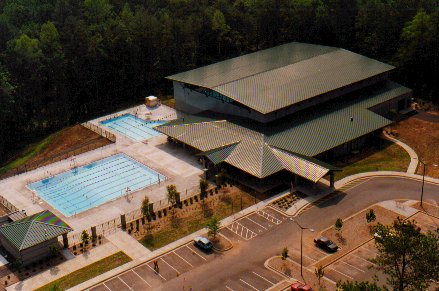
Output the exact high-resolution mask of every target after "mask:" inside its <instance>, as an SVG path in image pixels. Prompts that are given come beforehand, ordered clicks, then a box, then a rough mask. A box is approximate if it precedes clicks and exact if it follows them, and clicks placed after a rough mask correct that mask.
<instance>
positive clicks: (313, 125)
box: [157, 42, 411, 185]
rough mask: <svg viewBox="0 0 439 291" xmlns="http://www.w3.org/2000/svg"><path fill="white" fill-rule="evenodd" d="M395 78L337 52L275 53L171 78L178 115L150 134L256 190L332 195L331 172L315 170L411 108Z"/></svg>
mask: <svg viewBox="0 0 439 291" xmlns="http://www.w3.org/2000/svg"><path fill="white" fill-rule="evenodd" d="M393 69H394V67H393V66H390V65H387V64H384V63H381V62H379V61H376V60H372V59H370V58H367V57H364V56H361V55H359V54H356V53H353V52H350V51H347V50H344V49H340V48H333V47H326V46H319V45H312V44H303V43H295V42H294V43H289V44H285V45H281V46H278V47H274V48H270V49H267V50H262V51H258V52H255V53H251V54H248V55H244V56H240V57H237V58H233V59H230V60H226V61H223V62H219V63H215V64H212V65H208V66H205V67H201V68H198V69H194V70H191V71H187V72H183V73H179V74H176V75H172V76H169V77H168V79H170V80H172V81H173V84H174V97H175V101H176V108H177V110H179V111H180V112H183V113H185V114H184V117H181V118H179V119H177V120H174V121H173V122H171V123H168V124H166V125H163V126H160V127H158V128H157V129H158V130H159V131H161V132H162V133H164V134H166V135H168V136H169V137H170V139H171V140H173V141H176V142H179V143H182V144H184V145H186V146H189V147H191V148H193V149H195V150H196V151H197V152H198V155H200V156H202V157H204V158H205V160H206V161H207V165H208V166H210V168H215V169H217V168H218V166H220V165H227V166H228V167H229V168H230V166H231V168H232V170H233V169H234V170H238V172H239V171H242V172H243V173H246V174H247V175H250V176H252V177H254V178H256V179H259V180H267V179H268V180H270V179H271V178H273V177H275V176H276V175H277V176H279V173H289V174H292V175H293V176H294V177H295V178H298V177H302V178H304V179H306V180H310V181H313V182H317V181H318V180H319V179H321V178H322V177H323V176H325V175H328V174H329V175H330V180H331V185H333V171H336V170H338V169H337V168H336V167H333V166H331V165H329V164H327V163H325V162H323V161H322V160H325V157H327V156H334V155H338V154H342V153H346V152H350V151H353V150H356V149H357V148H360V147H361V146H362V144H364V143H365V142H367V141H369V138H373V137H374V136H375V135H376V133H377V132H379V131H380V130H381V129H382V128H383V127H385V126H387V125H389V124H391V123H392V120H391V118H390V117H391V116H392V114H394V112H398V111H403V110H405V109H406V108H407V107H408V106H409V103H410V97H411V90H410V89H408V88H405V87H404V86H401V85H399V84H397V83H394V82H392V81H390V80H389V77H388V75H389V73H390V72H391V71H392V70H393ZM295 180H296V181H297V179H295Z"/></svg>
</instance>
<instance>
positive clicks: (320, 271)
mask: <svg viewBox="0 0 439 291" xmlns="http://www.w3.org/2000/svg"><path fill="white" fill-rule="evenodd" d="M314 275H316V277H317V280H318V282H319V286H320V281H321V280H322V278H323V277H324V276H325V270H323V266H319V267H318V268H316V269H315V270H314Z"/></svg>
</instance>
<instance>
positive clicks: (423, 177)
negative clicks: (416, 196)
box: [419, 160, 437, 207]
mask: <svg viewBox="0 0 439 291" xmlns="http://www.w3.org/2000/svg"><path fill="white" fill-rule="evenodd" d="M419 162H420V163H421V164H422V165H423V166H424V170H423V171H422V188H421V207H422V200H423V198H424V181H425V166H426V165H427V164H426V163H425V162H423V161H421V160H419ZM431 165H432V166H433V167H437V165H436V164H431Z"/></svg>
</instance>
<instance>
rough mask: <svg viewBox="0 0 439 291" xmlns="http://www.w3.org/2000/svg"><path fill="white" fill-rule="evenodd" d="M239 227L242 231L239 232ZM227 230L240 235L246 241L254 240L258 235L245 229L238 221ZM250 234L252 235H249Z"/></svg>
mask: <svg viewBox="0 0 439 291" xmlns="http://www.w3.org/2000/svg"><path fill="white" fill-rule="evenodd" d="M234 225H236V230H234V229H233V226H234ZM239 227H241V229H240V230H241V231H239ZM227 228H228V229H229V230H230V231H232V232H234V233H235V234H237V235H239V236H240V237H242V238H243V239H245V240H249V239H252V238H254V237H255V236H257V233H255V232H254V231H252V230H251V229H249V228H247V227H245V226H244V225H242V224H241V223H239V222H238V221H235V222H234V223H232V224H231V225H229V226H227ZM249 233H250V234H249Z"/></svg>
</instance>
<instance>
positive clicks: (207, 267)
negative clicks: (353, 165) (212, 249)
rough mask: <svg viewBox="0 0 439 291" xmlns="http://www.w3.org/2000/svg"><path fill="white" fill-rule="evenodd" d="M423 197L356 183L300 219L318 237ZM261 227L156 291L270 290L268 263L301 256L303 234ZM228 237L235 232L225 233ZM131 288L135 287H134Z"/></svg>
mask: <svg viewBox="0 0 439 291" xmlns="http://www.w3.org/2000/svg"><path fill="white" fill-rule="evenodd" d="M420 191H421V182H419V181H414V180H409V179H405V178H396V177H375V178H370V179H369V178H368V179H366V180H364V181H362V182H361V183H357V184H356V185H355V186H354V188H351V189H347V190H345V191H344V192H342V193H341V194H339V195H336V196H334V197H332V198H331V199H329V200H327V201H325V202H323V203H321V204H318V205H316V206H313V207H310V208H309V209H307V210H306V211H304V212H302V213H301V214H300V215H299V216H298V217H297V218H296V219H297V221H298V222H299V223H300V224H302V225H303V226H306V227H310V228H314V229H315V230H316V232H319V231H321V230H323V229H325V228H327V227H329V226H331V225H333V224H334V222H335V220H336V219H337V218H338V217H342V218H344V217H348V216H350V215H352V214H354V213H356V212H358V211H360V210H362V209H364V208H366V207H368V206H370V205H372V204H374V203H378V202H381V201H384V200H391V199H414V200H417V199H419V197H420ZM424 201H430V203H432V202H433V203H439V185H432V184H427V183H426V184H425V187H424ZM255 219H256V217H255ZM261 223H262V222H261ZM258 224H259V223H258ZM260 227H261V228H264V229H265V228H266V229H267V230H266V231H262V232H261V233H260V234H258V235H257V236H254V237H251V236H249V237H248V239H243V238H242V237H238V236H236V238H234V239H233V241H234V247H233V248H232V249H231V250H230V251H228V252H226V253H224V254H221V255H218V254H214V255H211V256H212V257H211V258H212V259H210V260H208V261H206V262H205V263H204V264H202V265H200V266H198V267H194V268H192V269H191V270H189V271H187V272H185V273H184V274H182V275H180V276H178V277H173V278H172V279H169V280H166V281H163V282H162V284H160V285H159V286H154V290H190V288H192V290H260V289H262V288H266V287H267V286H263V284H262V283H258V284H262V285H259V286H255V285H253V284H252V281H251V280H252V279H251V278H256V277H258V278H256V279H258V280H256V281H258V282H259V281H260V282H263V281H264V280H265V281H266V283H267V284H268V282H270V283H276V282H277V281H280V280H281V278H280V276H278V275H276V274H274V273H273V274H269V271H268V270H266V269H265V268H264V262H265V261H266V260H267V259H268V258H270V257H272V256H274V255H279V253H280V252H281V250H282V249H283V248H284V247H285V246H287V247H288V249H289V250H290V252H291V251H297V250H299V249H300V232H299V228H298V227H297V225H296V224H295V223H294V222H292V221H290V220H289V219H284V220H283V221H282V223H279V224H277V225H273V227H272V228H270V229H268V227H264V226H263V225H261V226H260ZM227 231H230V230H225V232H227ZM312 237H313V234H311V233H304V240H305V241H312ZM270 276H271V277H270ZM247 278H248V279H247ZM256 281H255V282H256ZM126 285H130V284H129V282H128V284H126ZM271 285H272V284H271ZM268 286H270V284H268ZM124 287H127V286H124ZM107 289H113V288H107ZM118 289H120V288H118ZM122 289H123V288H122ZM132 289H136V288H132ZM96 290H98V289H96ZM127 290H130V289H129V288H127Z"/></svg>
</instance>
